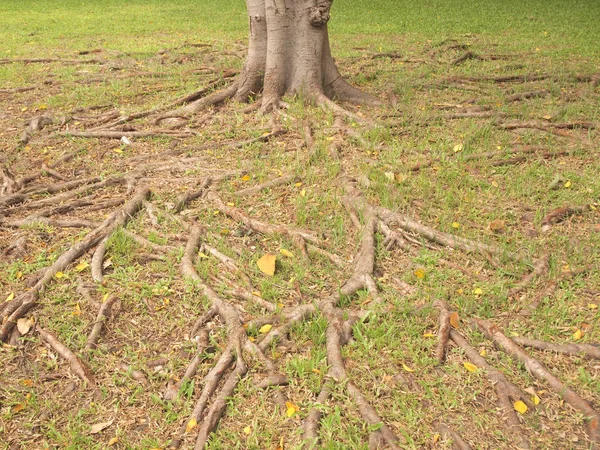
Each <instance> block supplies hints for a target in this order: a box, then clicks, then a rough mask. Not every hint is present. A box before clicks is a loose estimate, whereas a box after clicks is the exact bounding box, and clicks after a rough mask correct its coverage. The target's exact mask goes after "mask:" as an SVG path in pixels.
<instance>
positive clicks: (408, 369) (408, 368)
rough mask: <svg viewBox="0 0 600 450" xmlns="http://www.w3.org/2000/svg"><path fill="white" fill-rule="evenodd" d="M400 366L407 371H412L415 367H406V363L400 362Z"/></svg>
mask: <svg viewBox="0 0 600 450" xmlns="http://www.w3.org/2000/svg"><path fill="white" fill-rule="evenodd" d="M402 368H403V369H404V370H405V371H407V372H414V371H415V369H411V368H410V367H408V366H407V365H406V364H404V363H402Z"/></svg>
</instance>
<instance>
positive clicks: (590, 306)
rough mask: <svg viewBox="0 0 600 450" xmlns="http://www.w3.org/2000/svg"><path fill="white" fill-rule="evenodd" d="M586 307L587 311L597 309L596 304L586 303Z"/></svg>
mask: <svg viewBox="0 0 600 450" xmlns="http://www.w3.org/2000/svg"><path fill="white" fill-rule="evenodd" d="M587 307H588V308H589V309H598V305H597V304H596V303H588V305H587Z"/></svg>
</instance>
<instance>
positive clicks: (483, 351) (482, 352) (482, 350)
mask: <svg viewBox="0 0 600 450" xmlns="http://www.w3.org/2000/svg"><path fill="white" fill-rule="evenodd" d="M479 354H480V355H481V356H485V355H487V352H486V351H485V348H482V349H481V350H479Z"/></svg>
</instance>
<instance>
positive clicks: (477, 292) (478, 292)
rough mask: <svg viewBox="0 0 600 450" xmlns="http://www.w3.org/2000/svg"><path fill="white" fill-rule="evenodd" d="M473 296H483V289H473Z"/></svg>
mask: <svg viewBox="0 0 600 450" xmlns="http://www.w3.org/2000/svg"><path fill="white" fill-rule="evenodd" d="M473 294H475V295H483V289H481V288H475V289H473Z"/></svg>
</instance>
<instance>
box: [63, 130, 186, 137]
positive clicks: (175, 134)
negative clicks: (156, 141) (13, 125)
mask: <svg viewBox="0 0 600 450" xmlns="http://www.w3.org/2000/svg"><path fill="white" fill-rule="evenodd" d="M59 134H60V135H62V136H73V137H87V138H107V139H121V138H122V137H156V136H170V137H178V138H185V137H191V136H194V135H195V133H194V132H192V131H173V130H168V129H164V130H153V131H111V130H106V131H75V130H71V131H62V132H60V133H59Z"/></svg>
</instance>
